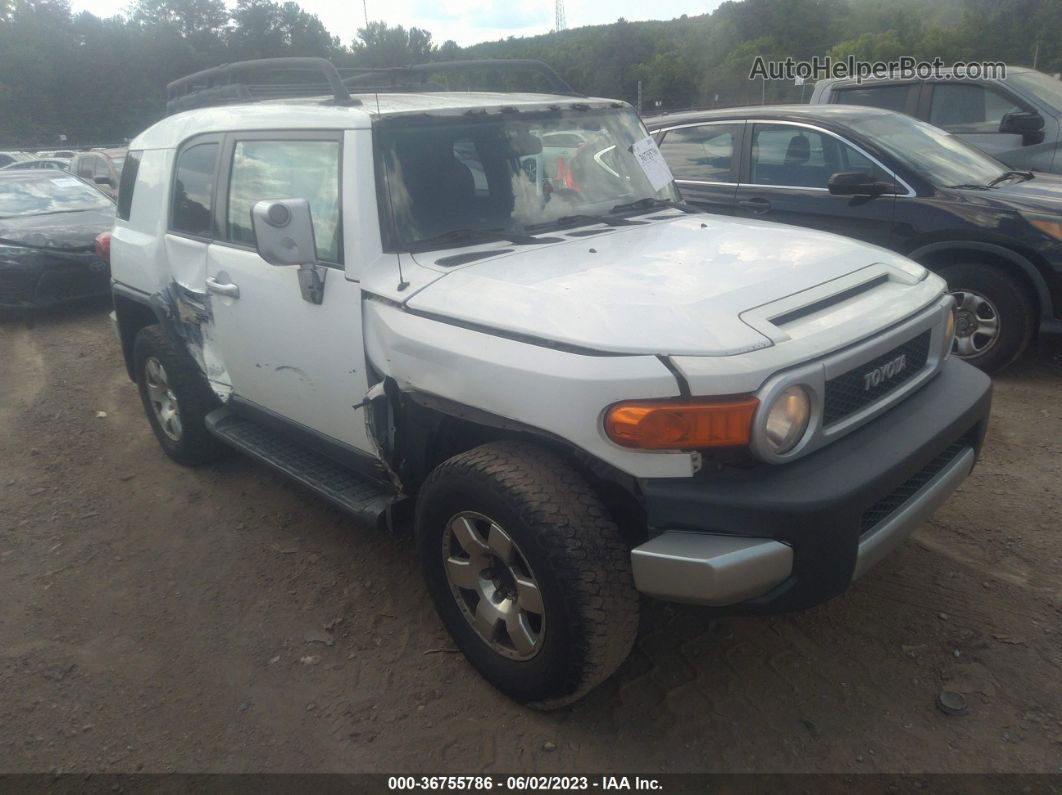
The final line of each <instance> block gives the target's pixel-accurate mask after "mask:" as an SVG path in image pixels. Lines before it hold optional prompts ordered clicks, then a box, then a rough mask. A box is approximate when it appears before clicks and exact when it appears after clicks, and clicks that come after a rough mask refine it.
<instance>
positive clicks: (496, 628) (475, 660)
mask: <svg viewBox="0 0 1062 795" xmlns="http://www.w3.org/2000/svg"><path fill="white" fill-rule="evenodd" d="M416 528H417V529H416V532H417V550H418V553H419V556H420V560H421V565H422V567H423V570H424V575H425V577H426V579H427V583H428V590H429V592H430V593H431V596H432V600H433V601H434V603H435V607H436V610H437V611H438V613H439V616H440V618H441V619H442V621H443V624H444V625H445V626H446V628H447V630H448V631H449V632H450V634H451V636H452V637H453V639H454V642H455V643H456V644H457V646H458V647H459V648H460V649H461V651H462V652H464V654H465V656H466V657H467V658H468V660H469V662H471V663H472V665H473V666H474V667H475V668H476V669H477V670H478V671H479V672H480V673H481V674H482V675H483V676H484V677H485V678H486V679H487V680H488V681H489V682H490V683H491V684H493V685H494V686H495V687H497V688H498V689H499V690H501V691H502V692H504V693H506V694H507V695H509V696H510V697H512V698H514V699H516V700H517V701H521V702H525V703H530V704H532V705H534V706H536V707H539V708H545V709H550V708H555V707H560V706H563V705H564V704H568V703H570V702H572V701H575V700H576V699H578V698H580V697H581V696H583V695H584V694H586V693H587V692H588V691H589V690H591V689H592V688H593V687H595V686H596V685H598V684H600V683H601V682H602V681H604V680H605V679H607V678H608V677H609V676H610V675H611V674H612V672H613V671H614V670H615V669H616V668H617V667H618V666H619V664H620V663H621V662H623V660H624V659H625V658H626V656H627V654H628V652H629V651H630V648H631V644H632V643H633V642H634V636H635V633H636V631H637V625H638V593H637V591H636V590H635V588H634V579H633V575H632V573H631V567H630V552H629V549H628V548H627V545H626V543H625V542H624V540H623V538H622V536H621V534H620V531H619V529H618V528H617V527H616V524H615V522H613V521H612V519H611V518H610V517H609V516H608V514H607V513H606V511H605V509H604V506H603V505H602V504H601V502H600V500H599V499H598V498H597V495H596V494H594V492H593V491H592V490H591V489H590V487H589V485H588V484H587V483H586V482H585V481H584V480H583V479H582V478H581V477H580V475H579V474H578V473H577V472H576V471H575V470H574V469H572V468H571V467H570V466H569V465H568V464H566V463H565V462H564V461H563V460H562V459H560V458H559V457H557V456H556V455H554V454H552V453H550V452H548V451H546V450H544V449H541V448H538V447H536V446H534V445H530V444H526V443H522V442H492V443H490V444H486V445H483V446H482V447H478V448H476V449H474V450H471V451H469V452H466V453H462V454H460V455H457V456H455V457H454V458H451V459H450V460H449V461H446V462H445V463H443V464H442V465H440V466H439V467H438V468H437V469H436V470H435V471H434V472H433V473H432V474H431V476H430V477H429V478H428V480H427V481H426V482H425V484H424V487H423V488H422V489H421V493H420V496H419V498H418V501H417V517H416Z"/></svg>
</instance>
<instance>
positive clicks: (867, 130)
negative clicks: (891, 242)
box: [849, 114, 1007, 187]
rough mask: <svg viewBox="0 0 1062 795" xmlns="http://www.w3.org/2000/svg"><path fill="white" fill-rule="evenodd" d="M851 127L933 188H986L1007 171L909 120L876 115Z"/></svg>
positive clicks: (959, 142) (979, 153) (950, 138)
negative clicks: (937, 186) (957, 186)
mask: <svg viewBox="0 0 1062 795" xmlns="http://www.w3.org/2000/svg"><path fill="white" fill-rule="evenodd" d="M849 126H850V127H851V128H852V129H853V130H856V131H857V132H859V133H862V134H863V135H865V136H866V137H867V138H870V139H873V141H874V143H876V144H877V145H878V146H880V147H881V148H882V149H885V150H886V151H888V152H889V153H890V154H891V155H892V156H893V157H895V158H896V159H897V160H899V161H901V162H903V163H906V164H907V165H908V166H910V167H911V168H912V169H913V170H915V171H918V172H919V173H920V174H921V175H922V176H923V177H925V178H926V179H928V180H929V181H930V182H932V183H933V184H934V185H939V186H941V187H952V186H955V185H987V184H988V183H990V182H992V181H993V180H994V179H996V178H998V177H999V176H1000V175H1002V174H1003V173H1004V172H1005V171H1006V170H1007V167H1006V166H1004V165H1003V164H1002V163H1000V162H999V161H998V160H993V159H992V158H991V157H989V156H988V155H986V154H984V153H983V152H982V151H981V150H980V149H975V148H974V147H972V146H970V145H969V144H967V143H965V142H964V141H962V140H960V139H958V138H956V137H955V136H954V135H948V134H947V133H946V132H944V131H943V130H941V129H939V128H937V127H934V126H932V125H930V124H926V123H925V122H922V121H917V120H915V119H912V118H911V117H910V116H901V115H899V114H895V115H892V114H890V115H880V116H879V115H876V114H875V115H874V116H867V117H861V118H857V119H854V120H852V121H851V122H849Z"/></svg>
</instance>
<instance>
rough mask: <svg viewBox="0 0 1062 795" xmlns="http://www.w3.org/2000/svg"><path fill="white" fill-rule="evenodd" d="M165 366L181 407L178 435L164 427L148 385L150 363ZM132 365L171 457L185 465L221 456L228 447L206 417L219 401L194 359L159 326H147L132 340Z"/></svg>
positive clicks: (153, 425) (150, 417) (152, 420)
mask: <svg viewBox="0 0 1062 795" xmlns="http://www.w3.org/2000/svg"><path fill="white" fill-rule="evenodd" d="M152 360H155V361H157V362H158V363H160V364H161V365H162V367H163V368H164V372H165V376H166V381H167V383H168V386H169V390H170V391H171V392H172V393H173V395H174V397H176V403H177V406H178V407H179V420H180V432H179V433H178V434H177V438H173V436H171V432H168V431H167V430H165V429H164V428H163V426H162V422H161V421H160V419H159V414H158V413H157V412H156V409H155V406H154V405H153V403H152V398H151V394H150V390H149V386H148V382H149V375H148V365H149V362H150V361H152ZM133 366H134V368H135V371H134V372H135V374H136V385H137V389H138V390H139V391H140V400H141V402H142V403H143V404H144V412H145V413H146V414H147V418H148V422H150V423H151V429H152V430H153V431H154V432H155V438H157V439H158V440H159V444H160V445H161V446H162V449H163V450H164V451H165V452H166V455H168V456H169V457H170V458H172V459H173V460H174V461H176V462H177V463H178V464H183V465H184V466H198V465H199V464H205V463H208V462H210V461H214V460H217V459H218V458H221V457H222V456H224V455H225V454H226V453H228V448H227V447H225V445H224V444H222V443H221V442H220V441H218V440H217V439H215V438H214V437H213V436H211V435H210V433H209V431H207V429H206V423H205V422H204V419H205V417H206V415H207V414H209V413H210V412H211V411H213V410H214V409H215V408H217V407H218V405H219V403H218V400H217V398H216V397H215V395H214V393H213V392H212V391H211V390H210V386H209V385H208V384H207V382H206V379H205V378H204V377H203V375H202V373H201V372H200V371H199V368H198V367H197V366H196V364H195V362H194V361H192V358H191V357H190V356H189V355H188V353H187V352H185V351H184V350H183V349H181V348H178V347H177V346H176V345H174V343H173V342H172V341H171V340H170V338H169V336H167V334H166V333H165V332H164V331H163V330H162V328H161V327H159V326H145V327H144V328H142V329H141V330H140V331H139V332H138V333H137V335H136V340H135V341H134V343H133Z"/></svg>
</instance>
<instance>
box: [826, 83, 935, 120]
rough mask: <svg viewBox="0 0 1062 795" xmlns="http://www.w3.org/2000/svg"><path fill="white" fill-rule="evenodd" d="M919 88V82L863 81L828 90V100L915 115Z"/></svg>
mask: <svg viewBox="0 0 1062 795" xmlns="http://www.w3.org/2000/svg"><path fill="white" fill-rule="evenodd" d="M921 88H922V84H921V83H864V84H863V85H856V86H841V87H839V88H835V89H833V91H831V92H830V102H832V103H838V104H841V105H864V106H867V107H871V108H883V109H885V110H894V111H896V112H897V113H906V114H907V115H908V116H916V115H917V114H918V98H919V95H920V94H921Z"/></svg>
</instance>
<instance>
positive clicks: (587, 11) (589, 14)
mask: <svg viewBox="0 0 1062 795" xmlns="http://www.w3.org/2000/svg"><path fill="white" fill-rule="evenodd" d="M366 2H367V4H368V12H369V19H370V20H383V21H384V22H387V23H388V24H390V25H405V26H406V27H410V26H416V27H419V28H424V29H426V30H429V31H431V34H432V38H433V40H434V41H436V42H437V43H439V44H442V43H443V42H444V41H446V40H447V39H453V40H454V41H456V42H457V43H458V44H462V45H467V44H475V43H476V42H479V41H491V40H493V39H500V38H505V37H507V36H533V35H535V34H538V33H548V32H549V31H550V30H551V29H552V28H553V0H366ZM721 2H722V0H654V1H653V2H646V0H641V1H640V2H638V1H636V0H566V2H565V12H566V16H567V20H568V27H569V28H575V27H580V26H582V25H601V24H606V23H609V22H615V21H616V20H617V19H619V18H620V17H624V18H625V19H629V20H641V19H673V18H674V17H679V16H682V15H683V14H690V15H693V14H703V13H705V12H708V11H712V10H714V9H715V8H716V7H717V6H718V5H719V4H720V3H721ZM72 5H73V7H74V8H75V9H84V10H86V11H91V12H92V13H93V14H96V15H98V16H103V17H108V16H113V15H114V14H118V13H121V12H122V11H123V10H124V9H125V8H126V7H127V6H128V5H129V3H128V2H127V0H72ZM230 5H231V3H230ZM299 5H301V6H302V7H303V8H304V9H306V10H307V11H309V12H310V13H311V14H316V15H317V16H318V17H320V19H321V21H322V22H324V24H325V25H326V26H327V27H328V29H329V30H330V31H331V32H332V33H333V34H335V35H336V36H339V38H340V40H341V41H342V42H343V43H344V44H349V43H350V41H351V39H353V38H354V34H355V32H356V30H357V28H359V27H362V26H364V24H365V16H364V12H363V11H362V0H301V2H299Z"/></svg>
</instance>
